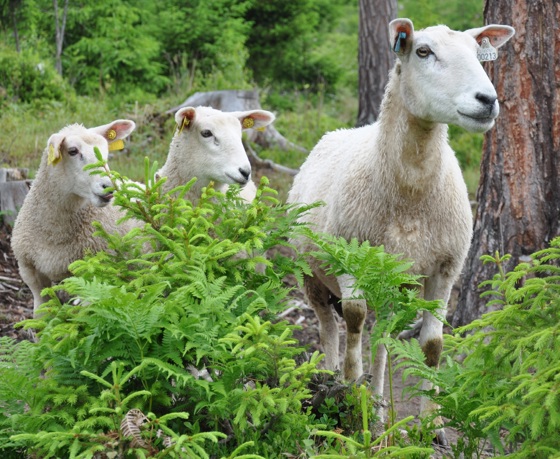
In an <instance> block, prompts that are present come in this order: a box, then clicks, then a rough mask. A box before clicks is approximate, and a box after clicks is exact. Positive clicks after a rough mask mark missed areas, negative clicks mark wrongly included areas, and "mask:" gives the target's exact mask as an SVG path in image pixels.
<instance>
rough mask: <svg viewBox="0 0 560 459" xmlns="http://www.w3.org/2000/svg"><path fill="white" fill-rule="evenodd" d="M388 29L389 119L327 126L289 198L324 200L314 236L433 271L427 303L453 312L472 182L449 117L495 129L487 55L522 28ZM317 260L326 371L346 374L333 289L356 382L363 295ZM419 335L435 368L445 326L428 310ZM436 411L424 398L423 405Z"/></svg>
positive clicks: (314, 288)
mask: <svg viewBox="0 0 560 459" xmlns="http://www.w3.org/2000/svg"><path fill="white" fill-rule="evenodd" d="M389 32H390V36H389V38H390V42H391V46H392V47H393V50H394V51H395V52H396V54H397V57H398V59H397V61H396V63H395V66H394V68H393V69H392V71H391V73H390V78H389V82H388V84H387V87H386V90H385V95H384V98H383V102H382V104H381V113H380V115H379V120H378V121H377V122H376V123H374V124H372V125H369V126H364V127H361V128H356V129H345V130H337V131H335V132H331V133H327V134H326V135H325V136H324V137H323V138H322V139H321V140H320V142H319V143H318V144H317V146H316V147H315V148H314V149H313V151H312V152H311V153H310V155H309V157H308V158H307V160H306V161H305V163H304V164H303V166H302V168H301V171H300V172H299V174H298V175H297V176H296V177H295V180H294V183H293V187H292V189H291V190H290V192H289V197H288V200H289V201H290V202H293V203H312V202H315V201H323V202H324V203H325V205H324V206H321V207H318V208H315V209H313V210H312V211H311V212H309V213H308V214H306V215H305V216H304V217H303V218H302V219H303V220H305V221H307V222H309V223H310V224H311V227H312V228H313V229H315V230H316V231H319V232H325V233H329V234H333V235H336V236H343V237H345V238H347V239H351V238H357V239H358V240H360V241H366V240H367V241H370V243H371V244H372V245H384V246H385V250H386V251H387V252H389V253H395V254H403V255H404V257H405V258H407V259H410V260H412V261H414V266H413V268H412V270H411V271H412V273H415V274H421V275H424V276H426V278H425V280H424V286H423V287H424V288H423V290H424V298H426V299H427V300H441V309H440V311H439V313H440V314H441V315H442V316H443V317H445V311H446V307H447V302H448V300H449V296H450V292H451V288H452V285H453V282H454V281H455V279H456V278H457V276H458V275H459V273H460V270H461V268H462V265H463V261H464V259H465V257H466V255H467V251H468V248H469V245H470V240H471V235H472V214H471V208H470V205H469V199H468V195H467V188H466V185H465V183H464V180H463V177H462V174H461V170H460V168H459V164H458V161H457V159H456V157H455V155H454V152H453V150H452V149H451V147H450V146H449V144H448V139H447V124H448V123H452V124H456V125H458V126H461V127H463V128H465V129H467V130H469V131H474V132H484V131H486V130H488V129H490V128H491V127H492V126H493V124H494V120H495V118H496V117H497V115H498V112H499V106H498V102H497V95H496V91H495V89H494V87H493V85H492V83H491V82H490V80H489V79H488V77H487V75H486V73H485V72H484V70H483V68H482V66H481V65H480V63H479V61H478V59H477V51H478V50H480V48H479V44H481V43H483V40H484V45H486V40H485V39H488V40H489V42H490V43H491V44H492V45H493V46H494V47H495V48H498V47H500V46H501V45H503V44H504V43H505V42H506V41H507V40H508V39H509V38H510V37H511V36H512V35H513V33H514V30H513V29H512V28H511V27H509V26H501V25H489V26H486V27H481V28H478V29H471V30H467V31H465V32H458V31H453V30H450V29H449V28H448V27H446V26H441V25H440V26H435V27H430V28H427V29H425V30H421V31H416V32H415V31H414V28H413V24H412V22H411V21H410V20H408V19H396V20H394V21H392V22H391V23H390V25H389ZM297 244H298V245H299V249H300V250H309V249H311V248H312V247H311V246H310V243H309V241H304V240H300V241H297ZM312 264H313V266H312V268H313V274H314V277H307V278H306V279H305V292H306V296H307V299H308V301H309V303H310V305H311V306H312V307H313V309H314V311H315V313H316V315H317V317H318V319H319V322H320V339H321V343H322V346H323V348H324V351H325V354H326V360H325V362H326V366H327V368H329V369H332V370H337V369H339V355H338V353H339V332H338V327H337V322H336V320H335V317H334V316H333V312H332V308H331V307H330V306H329V304H328V297H329V294H334V295H335V296H337V297H339V298H342V299H343V300H342V310H343V317H344V319H345V322H346V325H347V337H346V353H345V359H344V377H345V378H347V379H349V380H355V379H357V378H358V377H359V376H360V375H361V374H362V372H363V370H362V350H361V345H362V344H361V343H362V328H363V324H364V320H365V316H366V304H365V302H364V301H363V300H344V298H350V297H352V295H353V279H352V278H350V277H349V276H341V277H338V278H336V277H334V276H329V275H326V274H325V271H324V269H322V268H321V266H320V263H319V262H317V261H314V262H313V261H312ZM419 341H420V345H421V347H422V349H423V351H424V353H425V355H426V361H427V363H428V364H429V365H431V366H435V367H437V366H438V364H439V359H440V354H441V350H442V345H443V339H442V323H441V322H440V321H439V320H438V319H437V318H435V317H434V316H433V315H431V314H429V313H426V314H425V315H424V318H423V326H422V330H421V333H420V339H419ZM374 360H375V363H374V366H373V368H372V373H373V382H372V385H373V386H374V390H375V391H376V392H377V394H380V395H382V394H383V380H384V370H385V361H386V352H385V349H384V348H383V347H380V349H378V351H377V355H376V358H375V359H374ZM426 387H427V385H426ZM434 408H435V407H433V406H429V405H428V404H427V402H426V401H425V400H423V401H422V408H421V410H422V411H425V410H433V409H434ZM440 433H441V436H442V437H443V432H442V431H441V432H440ZM441 440H444V438H441Z"/></svg>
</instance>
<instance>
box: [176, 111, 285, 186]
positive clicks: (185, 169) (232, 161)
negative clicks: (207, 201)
mask: <svg viewBox="0 0 560 459" xmlns="http://www.w3.org/2000/svg"><path fill="white" fill-rule="evenodd" d="M175 121H176V123H177V132H176V133H175V136H174V139H173V142H172V144H171V149H170V152H169V158H168V161H172V162H173V166H171V165H170V166H169V168H171V167H172V168H174V169H175V170H174V173H176V174H177V175H178V176H179V178H180V180H181V182H182V184H184V183H186V182H188V181H189V180H190V179H192V178H193V177H196V178H197V179H198V181H197V186H198V187H202V186H206V185H208V184H209V183H210V182H211V181H213V182H216V184H218V185H222V184H228V185H229V184H235V183H237V184H239V185H242V186H243V185H245V184H246V183H247V182H249V180H250V178H251V164H250V163H249V158H248V157H247V153H246V152H245V148H244V147H243V142H242V130H243V129H250V128H257V129H260V128H264V127H265V126H267V125H268V124H270V123H272V121H274V115H273V114H272V113H271V112H268V111H266V110H248V111H236V112H222V111H220V110H215V109H213V108H210V107H196V108H195V107H184V108H181V109H180V110H178V111H177V112H176V113H175ZM168 172H169V171H168Z"/></svg>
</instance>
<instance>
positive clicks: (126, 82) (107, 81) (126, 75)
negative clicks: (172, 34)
mask: <svg viewBox="0 0 560 459" xmlns="http://www.w3.org/2000/svg"><path fill="white" fill-rule="evenodd" d="M152 19H153V18H152V17H150V16H149V15H147V14H145V12H143V11H142V10H141V9H140V8H138V7H136V6H132V5H130V4H127V2H113V1H96V2H90V3H88V4H87V5H85V6H84V7H80V8H76V9H73V10H71V14H69V20H68V33H67V36H68V40H67V45H66V48H65V51H64V64H65V75H66V76H67V78H68V79H69V80H70V81H72V83H73V85H74V86H75V87H76V88H77V90H78V91H79V92H80V93H82V94H95V93H98V92H108V93H110V94H113V95H114V94H119V95H120V96H121V97H123V96H126V95H127V94H130V93H134V92H135V91H134V90H136V92H137V90H138V89H143V90H144V91H149V92H151V93H152V94H158V93H160V92H161V91H162V90H163V89H165V88H166V86H167V83H168V81H169V80H168V78H167V77H166V76H165V75H164V74H163V67H162V64H161V62H159V60H158V58H159V56H160V54H161V49H160V44H159V43H158V41H157V40H154V38H153V37H151V36H150V35H149V34H148V33H147V31H148V30H147V26H146V23H147V22H149V21H151V20H152ZM133 100H134V99H133Z"/></svg>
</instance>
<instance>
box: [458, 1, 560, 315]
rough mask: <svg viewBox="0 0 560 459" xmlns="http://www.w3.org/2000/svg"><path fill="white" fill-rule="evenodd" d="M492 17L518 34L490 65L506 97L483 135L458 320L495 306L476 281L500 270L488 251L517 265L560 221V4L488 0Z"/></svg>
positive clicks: (488, 20)
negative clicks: (485, 258)
mask: <svg viewBox="0 0 560 459" xmlns="http://www.w3.org/2000/svg"><path fill="white" fill-rule="evenodd" d="M484 17H485V21H486V23H487V24H491V23H497V24H509V25H512V26H513V27H514V28H515V31H516V32H515V36H514V37H513V38H512V39H511V41H510V42H509V43H508V44H506V45H505V46H504V47H503V48H501V49H500V52H499V54H500V56H499V57H498V60H497V61H495V62H494V63H488V64H485V65H487V66H488V67H487V70H488V73H489V75H490V78H491V80H492V81H493V83H494V86H495V87H496V90H497V92H498V97H499V99H500V101H501V107H500V108H501V113H500V116H499V117H498V120H497V122H496V126H495V127H494V128H493V129H492V130H490V131H489V132H488V133H487V134H486V137H485V141H484V147H483V148H484V151H483V157H482V162H481V169H480V173H481V175H480V184H479V187H478V191H477V201H478V208H477V212H476V216H475V225H474V235H473V242H472V245H471V249H470V252H469V255H468V258H467V261H466V263H465V267H464V269H463V277H462V282H461V289H460V293H459V301H458V305H457V309H456V311H455V314H454V316H453V320H452V324H453V325H455V326H457V325H464V324H467V323H469V322H471V321H472V320H474V319H476V318H478V317H480V315H482V314H483V313H485V312H488V311H489V309H488V307H487V306H486V303H487V302H488V299H487V298H480V294H481V293H482V290H481V289H479V288H478V285H479V284H480V283H481V282H482V281H484V280H487V279H491V278H492V277H493V276H494V274H495V273H496V272H497V267H496V266H495V265H493V264H487V265H483V264H482V263H481V261H480V257H481V256H482V255H484V254H494V253H495V252H496V251H499V252H500V254H506V253H509V254H511V255H512V258H511V260H510V261H509V262H508V263H506V265H505V266H504V268H505V269H506V270H511V269H512V268H513V267H514V266H515V265H516V264H517V263H518V262H519V261H520V259H521V260H523V259H524V257H527V256H528V255H530V254H531V253H533V252H535V251H536V250H540V249H542V248H544V247H546V246H547V245H548V242H549V241H550V240H551V239H552V238H554V237H555V236H558V235H559V229H560V223H559V216H560V177H559V176H560V156H559V155H560V87H559V86H558V82H559V81H560V3H558V1H557V0H529V1H527V2H517V3H515V5H514V6H512V4H511V2H508V1H506V0H497V1H490V0H486V5H485V11H484Z"/></svg>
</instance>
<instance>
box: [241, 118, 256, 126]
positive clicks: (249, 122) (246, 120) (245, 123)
mask: <svg viewBox="0 0 560 459" xmlns="http://www.w3.org/2000/svg"><path fill="white" fill-rule="evenodd" d="M254 125H255V120H254V119H253V118H251V117H250V116H248V117H247V118H244V119H243V123H242V126H243V129H249V128H252V127H253V126H254Z"/></svg>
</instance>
